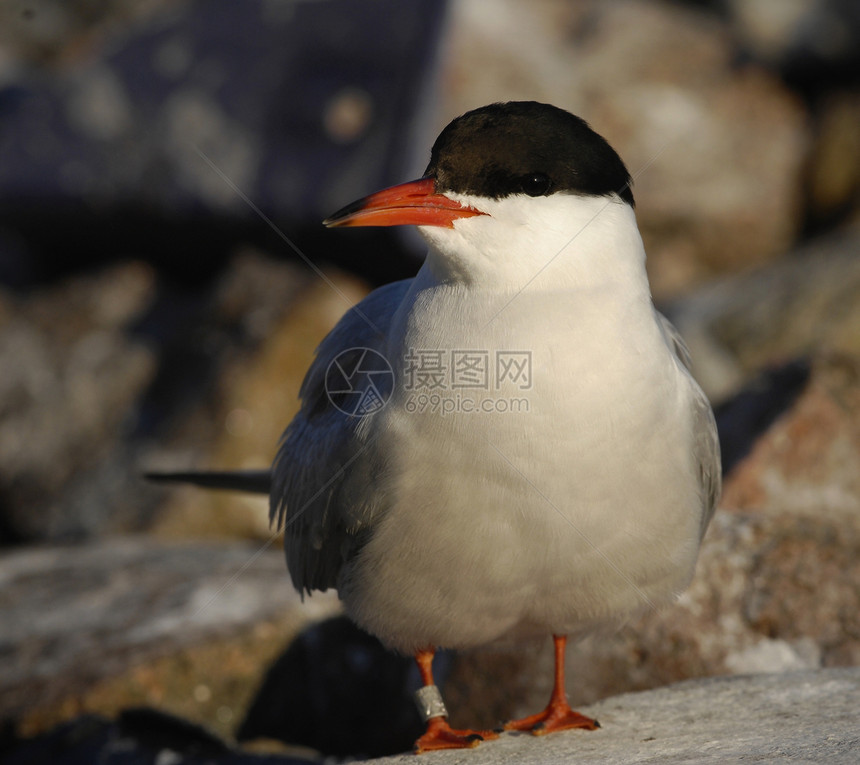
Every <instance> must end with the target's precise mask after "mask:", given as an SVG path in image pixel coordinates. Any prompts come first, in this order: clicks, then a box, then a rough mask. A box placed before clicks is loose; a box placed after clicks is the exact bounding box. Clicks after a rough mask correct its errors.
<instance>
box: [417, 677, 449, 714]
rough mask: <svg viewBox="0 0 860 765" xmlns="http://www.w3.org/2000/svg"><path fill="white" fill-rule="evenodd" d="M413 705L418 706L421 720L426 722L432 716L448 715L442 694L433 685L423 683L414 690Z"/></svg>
mask: <svg viewBox="0 0 860 765" xmlns="http://www.w3.org/2000/svg"><path fill="white" fill-rule="evenodd" d="M415 705H416V706H417V707H418V714H420V715H421V720H422V722H427V721H428V720H430V719H432V718H433V717H447V716H448V710H447V709H445V702H444V701H442V694H441V693H439V689H438V688H437V687H436V686H435V685H424V686H422V687H421V688H419V689H418V690H417V691H415Z"/></svg>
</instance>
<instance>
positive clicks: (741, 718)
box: [373, 668, 860, 765]
mask: <svg viewBox="0 0 860 765" xmlns="http://www.w3.org/2000/svg"><path fill="white" fill-rule="evenodd" d="M858 708H860V668H851V669H834V670H818V671H806V672H790V673H785V674H770V675H754V676H748V677H721V678H711V679H707V680H691V681H687V682H684V683H679V684H677V685H672V686H669V687H666V688H659V689H657V690H653V691H645V692H642V693H628V694H624V695H621V696H614V697H612V698H609V699H605V700H604V701H601V702H598V703H597V704H594V705H592V706H589V707H586V708H583V709H582V710H581V711H582V712H583V713H585V714H587V715H590V716H592V717H596V718H597V719H598V720H600V722H601V725H602V726H603V727H602V728H601V729H599V730H596V731H570V732H565V733H555V734H552V735H548V736H544V737H540V738H538V737H534V736H531V735H529V734H510V733H508V734H504V735H502V737H501V738H500V739H498V740H496V741H488V742H485V743H483V744H481V745H480V746H479V747H478V748H477V749H474V750H465V751H464V750H455V751H449V752H432V753H428V754H423V755H421V760H420V762H421V763H422V764H423V765H433V764H434V763H439V765H443V764H444V765H454V764H455V763H457V764H460V763H462V764H463V765H466V764H468V765H488V764H489V763H493V764H494V765H496V764H498V763H517V765H548V764H549V763H569V762H576V763H602V764H603V765H616V764H617V765H621V764H622V763H661V764H665V763H673V764H680V763H707V762H714V763H716V762H720V763H723V762H738V761H761V762H797V763H819V762H827V763H845V764H846V765H847V764H848V763H852V764H853V763H856V762H857V761H858V760H860V729H859V728H858V726H857V709H858ZM373 762H377V763H386V764H387V765H395V764H396V763H404V764H405V763H410V764H412V763H414V762H415V759H414V756H413V755H411V754H410V755H400V756H397V757H385V758H382V759H377V760H373Z"/></svg>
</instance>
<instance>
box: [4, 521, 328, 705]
mask: <svg viewBox="0 0 860 765" xmlns="http://www.w3.org/2000/svg"><path fill="white" fill-rule="evenodd" d="M277 547H278V545H273V546H264V545H260V544H252V545H246V544H241V543H228V544H223V543H222V544H200V543H197V544H164V543H160V542H157V541H153V540H147V539H141V538H117V539H111V540H108V541H105V542H102V543H99V544H95V545H92V546H86V547H43V548H35V549H29V550H21V551H18V552H11V553H7V554H6V555H4V556H2V557H0V656H3V667H2V671H0V718H2V717H9V718H12V719H14V718H15V717H17V716H19V715H21V714H22V713H23V712H24V711H26V710H27V709H30V708H39V707H44V706H46V705H49V704H51V703H54V702H57V701H59V700H61V699H63V698H67V697H69V696H73V695H80V694H82V693H83V692H84V691H85V690H86V688H87V687H88V686H90V685H91V684H93V683H95V682H97V681H98V680H100V679H103V678H105V677H110V676H112V675H116V674H118V673H120V672H122V671H123V670H125V669H126V668H127V667H129V666H132V665H134V664H139V663H141V662H144V661H147V660H151V659H153V658H155V657H158V656H163V655H168V654H170V653H171V652H176V651H178V650H179V649H181V648H182V647H187V646H190V645H193V644H195V643H200V642H202V641H205V640H207V639H212V638H213V637H214V636H229V635H231V634H235V633H236V632H237V631H239V630H241V629H243V628H247V627H248V626H250V625H253V624H254V623H256V622H259V621H262V620H265V619H267V618H272V617H274V616H276V615H281V614H284V613H285V612H287V611H288V609H289V608H290V607H293V609H294V610H297V609H298V604H299V596H298V595H297V594H296V593H295V591H294V590H293V589H292V587H290V586H289V583H288V580H287V576H286V572H285V567H284V560H283V554H282V553H281V551H280V550H278V549H277ZM332 606H333V603H332V598H331V597H326V596H320V597H315V598H313V599H312V601H311V599H309V601H308V604H307V605H306V606H304V607H303V617H302V618H311V617H312V616H314V615H316V616H317V617H319V616H322V615H327V614H328V613H330V612H331V610H332Z"/></svg>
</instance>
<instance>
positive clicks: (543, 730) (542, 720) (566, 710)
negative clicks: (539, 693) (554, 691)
mask: <svg viewBox="0 0 860 765" xmlns="http://www.w3.org/2000/svg"><path fill="white" fill-rule="evenodd" d="M504 727H505V730H528V731H531V732H532V733H533V734H534V735H535V736H543V735H545V734H547V733H553V732H555V731H557V730H573V729H575V728H582V729H583V730H596V729H597V728H599V727H600V723H599V722H597V720H592V719H591V718H590V717H586V716H585V715H582V714H580V713H579V712H576V711H574V710H573V709H571V708H570V705H569V704H568V703H567V702H561V703H559V702H555V703H550V705H549V706H548V707H547V708H546V709H544V710H543V712H538V713H537V714H536V715H530V716H529V717H524V718H522V719H521V720H510V721H509V722H506V723H505V726H504Z"/></svg>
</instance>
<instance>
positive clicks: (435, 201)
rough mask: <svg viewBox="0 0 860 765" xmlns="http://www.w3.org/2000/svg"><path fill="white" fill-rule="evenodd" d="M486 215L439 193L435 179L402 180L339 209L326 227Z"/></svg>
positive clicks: (436, 222)
mask: <svg viewBox="0 0 860 765" xmlns="http://www.w3.org/2000/svg"><path fill="white" fill-rule="evenodd" d="M473 215H486V213H482V212H480V211H479V210H476V209H475V208H473V207H466V206H465V205H461V204H460V203H459V202H455V201H454V200H453V199H449V198H448V197H446V196H445V195H444V194H437V193H436V188H435V182H434V180H433V179H432V178H420V179H419V180H417V181H410V182H409V183H401V184H400V185H399V186H392V187H391V188H389V189H383V190H382V191H377V192H376V193H375V194H371V195H370V196H368V197H364V199H359V200H358V201H357V202H353V203H352V204H351V205H347V206H346V207H344V208H343V209H341V210H338V211H337V212H336V213H335V214H334V215H332V216H331V217H329V218H326V220H324V221H323V224H324V225H326V226H329V227H330V228H331V227H334V226H405V225H409V224H413V225H416V226H445V227H447V228H452V227H453V225H454V221H455V220H457V219H458V218H471V217H472V216H473Z"/></svg>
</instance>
